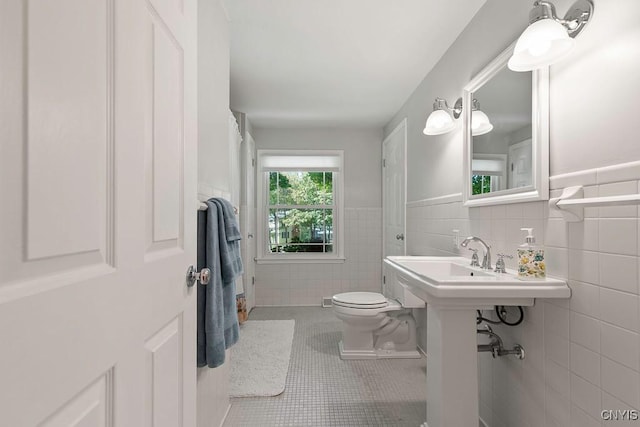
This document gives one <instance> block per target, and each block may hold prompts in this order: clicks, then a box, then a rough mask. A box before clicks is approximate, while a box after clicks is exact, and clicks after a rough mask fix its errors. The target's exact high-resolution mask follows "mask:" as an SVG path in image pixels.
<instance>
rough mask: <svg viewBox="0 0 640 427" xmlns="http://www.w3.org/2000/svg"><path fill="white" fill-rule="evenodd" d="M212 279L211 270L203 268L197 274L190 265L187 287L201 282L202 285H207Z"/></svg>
mask: <svg viewBox="0 0 640 427" xmlns="http://www.w3.org/2000/svg"><path fill="white" fill-rule="evenodd" d="M209 279H211V270H209V269H208V268H203V269H202V270H200V272H197V271H196V269H195V267H194V266H193V265H190V266H189V268H188V269H187V286H189V287H191V286H193V285H195V283H196V281H199V282H200V284H201V285H206V284H208V283H209Z"/></svg>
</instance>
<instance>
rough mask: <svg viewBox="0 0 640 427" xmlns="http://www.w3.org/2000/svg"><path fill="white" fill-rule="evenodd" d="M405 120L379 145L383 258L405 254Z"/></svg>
mask: <svg viewBox="0 0 640 427" xmlns="http://www.w3.org/2000/svg"><path fill="white" fill-rule="evenodd" d="M406 138H407V136H406V119H405V120H403V121H402V122H401V123H400V124H399V125H398V126H397V127H396V128H395V129H394V130H393V132H391V134H390V135H389V136H388V137H387V138H386V139H385V140H384V142H383V143H382V150H383V153H382V158H383V159H384V167H383V172H382V177H383V178H382V179H383V210H384V212H383V217H384V232H383V236H384V243H383V247H384V253H383V256H385V257H387V256H390V255H404V254H405V247H406V244H405V200H406V190H405V187H406V182H405V181H406V178H405V177H406V175H405V169H406Z"/></svg>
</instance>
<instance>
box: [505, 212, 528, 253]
mask: <svg viewBox="0 0 640 427" xmlns="http://www.w3.org/2000/svg"><path fill="white" fill-rule="evenodd" d="M504 225H505V229H506V236H507V239H506V240H507V244H512V245H514V250H515V249H516V248H515V247H516V246H518V245H521V244H522V243H524V238H525V236H526V234H524V232H523V231H522V230H520V229H521V228H523V227H528V226H527V225H525V223H524V220H523V219H506V220H505V221H504Z"/></svg>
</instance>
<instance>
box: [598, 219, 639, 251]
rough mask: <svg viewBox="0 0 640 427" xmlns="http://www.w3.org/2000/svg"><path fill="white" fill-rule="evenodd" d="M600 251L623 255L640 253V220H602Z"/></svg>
mask: <svg viewBox="0 0 640 427" xmlns="http://www.w3.org/2000/svg"><path fill="white" fill-rule="evenodd" d="M599 249H600V251H601V252H608V253H614V254H622V255H637V253H638V220H637V219H632V218H625V219H600V229H599Z"/></svg>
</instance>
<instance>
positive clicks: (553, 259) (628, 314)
mask: <svg viewBox="0 0 640 427" xmlns="http://www.w3.org/2000/svg"><path fill="white" fill-rule="evenodd" d="M622 169H624V168H622ZM628 169H629V168H626V169H624V170H623V172H625V174H623V175H624V179H627V181H620V178H621V177H623V176H622V175H620V173H618V172H619V171H618V169H616V168H611V170H610V171H604V172H603V173H602V174H601V177H602V179H598V178H597V177H596V174H595V173H594V176H593V179H592V180H588V179H586V180H585V176H587V175H585V174H577V175H576V177H575V179H574V178H572V177H564V178H562V177H560V178H562V179H565V178H566V179H565V180H566V181H567V182H568V183H569V182H570V183H571V184H572V185H579V184H583V185H586V184H589V185H588V186H587V187H585V197H597V196H609V195H619V194H633V193H637V192H638V188H639V185H640V182H639V181H638V180H637V178H638V176H640V175H629V174H628V173H627V172H628ZM605 172H606V173H605ZM599 176H600V175H599ZM630 176H631V177H633V178H634V179H629V177H630ZM569 178H571V179H569ZM603 179H607V180H610V181H615V180H618V181H620V182H606V181H603ZM560 181H561V180H560V179H552V183H553V184H555V185H554V188H556V190H554V191H553V192H552V197H553V196H555V195H556V194H559V192H560V190H558V188H561V187H562V186H560V185H558V184H559V183H560ZM574 181H575V182H574ZM598 183H600V184H598ZM415 205H418V206H415ZM415 205H414V204H412V205H410V207H409V209H408V211H407V217H408V223H407V230H408V231H407V248H408V253H409V254H411V255H420V254H429V253H434V252H436V253H442V254H451V253H453V254H460V255H462V256H465V257H470V253H469V252H468V251H467V250H460V249H459V248H455V247H454V246H453V245H452V243H451V242H452V230H453V229H458V230H460V235H461V236H465V235H467V234H471V235H476V236H479V237H481V238H482V239H484V240H485V241H487V242H488V243H490V244H491V245H492V246H493V249H492V253H493V254H494V258H493V259H494V261H495V259H496V258H495V254H498V253H507V254H510V255H515V251H516V248H517V246H518V245H519V244H521V243H522V240H523V239H522V232H521V231H520V228H521V227H534V228H535V235H536V237H537V239H538V243H539V244H541V245H544V246H545V251H546V252H545V255H546V260H547V268H548V274H549V275H550V276H554V277H560V278H564V279H567V280H568V283H569V286H570V287H571V289H572V296H571V298H570V299H569V300H547V301H543V300H538V301H536V306H534V307H527V308H525V319H526V320H525V322H524V323H523V324H521V325H520V326H517V327H515V328H509V327H506V326H496V327H494V331H495V332H496V333H498V334H499V335H500V336H501V337H502V338H503V339H504V341H505V344H506V345H507V346H512V345H513V344H514V343H516V342H517V343H519V344H521V345H522V346H523V347H524V348H525V350H526V351H527V358H526V359H525V360H523V361H519V360H517V359H514V358H498V359H495V360H494V359H492V358H491V356H490V355H487V354H480V355H479V356H478V367H479V370H480V373H479V386H480V415H481V417H482V419H483V420H484V421H485V422H486V424H487V425H488V426H489V427H500V426H516V425H517V426H525V427H526V426H531V427H539V426H545V425H546V426H558V427H567V426H580V427H583V426H601V425H602V426H608V425H619V424H624V423H623V422H620V423H617V422H614V421H609V422H603V421H602V420H601V417H600V412H601V411H602V410H604V409H613V410H616V409H621V410H624V409H638V410H640V297H639V296H638V294H639V292H640V286H639V275H640V258H639V250H640V248H639V246H638V244H639V243H638V242H639V241H640V219H639V218H640V217H639V213H638V207H636V206H621V207H603V208H590V209H586V210H585V220H584V221H582V222H577V223H567V222H565V221H564V219H562V217H561V216H559V215H558V213H557V212H555V211H549V209H548V206H547V203H546V202H537V203H524V204H513V205H502V206H492V207H481V208H472V209H467V208H464V207H463V206H462V203H461V202H460V201H454V202H451V201H449V202H448V203H446V204H444V205H431V206H419V204H415ZM515 265H516V261H515V259H512V260H507V266H508V267H511V268H514V267H515ZM427 350H428V349H427ZM516 414H517V415H516Z"/></svg>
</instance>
